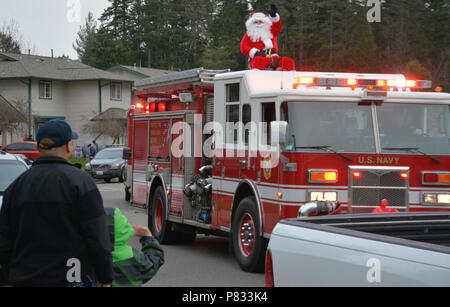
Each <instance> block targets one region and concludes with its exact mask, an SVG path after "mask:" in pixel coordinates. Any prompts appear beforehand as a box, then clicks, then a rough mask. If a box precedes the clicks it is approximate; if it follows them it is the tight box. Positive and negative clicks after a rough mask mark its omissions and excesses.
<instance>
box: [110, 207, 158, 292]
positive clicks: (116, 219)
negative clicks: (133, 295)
mask: <svg viewBox="0 0 450 307" xmlns="http://www.w3.org/2000/svg"><path fill="white" fill-rule="evenodd" d="M105 212H106V216H107V221H108V228H109V235H110V238H111V243H112V244H113V252H112V258H113V282H112V284H111V286H112V287H140V286H142V285H143V284H145V283H146V282H148V281H149V280H150V279H152V278H153V276H155V274H156V272H158V270H159V268H160V267H161V266H162V265H163V264H164V251H163V250H162V249H161V247H160V245H159V243H158V241H157V240H156V239H155V238H153V237H142V238H141V239H140V242H141V245H142V249H141V251H138V250H136V249H134V248H132V247H131V246H129V245H128V244H127V243H128V239H130V238H131V237H132V236H133V234H134V228H133V226H131V224H130V223H129V222H128V219H127V218H126V217H125V216H124V215H123V214H122V213H121V212H120V210H119V209H117V208H105Z"/></svg>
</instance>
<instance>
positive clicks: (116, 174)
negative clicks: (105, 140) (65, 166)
mask: <svg viewBox="0 0 450 307" xmlns="http://www.w3.org/2000/svg"><path fill="white" fill-rule="evenodd" d="M123 149H124V148H123V147H111V148H105V149H103V150H101V151H99V152H98V153H97V154H96V155H95V157H94V159H92V160H91V161H90V162H89V163H86V165H85V168H84V169H85V170H86V172H88V173H89V174H90V175H91V176H92V177H94V178H96V179H104V180H105V181H106V182H110V181H111V179H113V178H119V182H124V181H125V179H126V170H125V164H126V160H124V159H123V157H122V155H123Z"/></svg>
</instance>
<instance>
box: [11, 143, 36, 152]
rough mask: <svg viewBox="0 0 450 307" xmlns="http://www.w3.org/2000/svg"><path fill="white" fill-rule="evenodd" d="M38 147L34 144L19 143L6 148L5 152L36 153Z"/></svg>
mask: <svg viewBox="0 0 450 307" xmlns="http://www.w3.org/2000/svg"><path fill="white" fill-rule="evenodd" d="M36 150H37V147H36V145H34V144H26V143H17V144H11V145H9V146H7V147H6V148H5V151H36Z"/></svg>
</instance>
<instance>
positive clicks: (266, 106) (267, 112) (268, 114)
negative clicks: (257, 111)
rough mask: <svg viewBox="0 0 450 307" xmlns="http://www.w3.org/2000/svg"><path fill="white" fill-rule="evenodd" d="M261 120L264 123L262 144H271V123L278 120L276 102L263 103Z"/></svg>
mask: <svg viewBox="0 0 450 307" xmlns="http://www.w3.org/2000/svg"><path fill="white" fill-rule="evenodd" d="M261 108H262V110H261V114H262V118H261V122H262V124H263V126H262V129H263V131H262V140H261V142H262V144H263V145H271V138H270V123H271V122H273V121H275V120H276V111H275V103H274V102H270V103H263V104H261Z"/></svg>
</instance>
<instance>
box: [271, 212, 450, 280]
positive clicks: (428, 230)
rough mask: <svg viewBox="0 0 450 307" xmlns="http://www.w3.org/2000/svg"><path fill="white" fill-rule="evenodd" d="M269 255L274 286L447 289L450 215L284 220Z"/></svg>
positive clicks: (374, 215)
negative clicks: (421, 287) (438, 287)
mask: <svg viewBox="0 0 450 307" xmlns="http://www.w3.org/2000/svg"><path fill="white" fill-rule="evenodd" d="M269 250H270V252H271V255H272V263H273V273H274V283H275V286H450V213H448V212H443V213H432V212H427V213H419V214H416V213H394V214H392V213H391V214H386V213H384V214H364V215H359V214H355V215H346V216H344V215H339V216H323V217H313V218H299V219H288V220H283V221H281V222H280V223H279V224H278V225H277V226H276V228H275V229H274V231H273V233H272V236H271V239H270V243H269Z"/></svg>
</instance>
